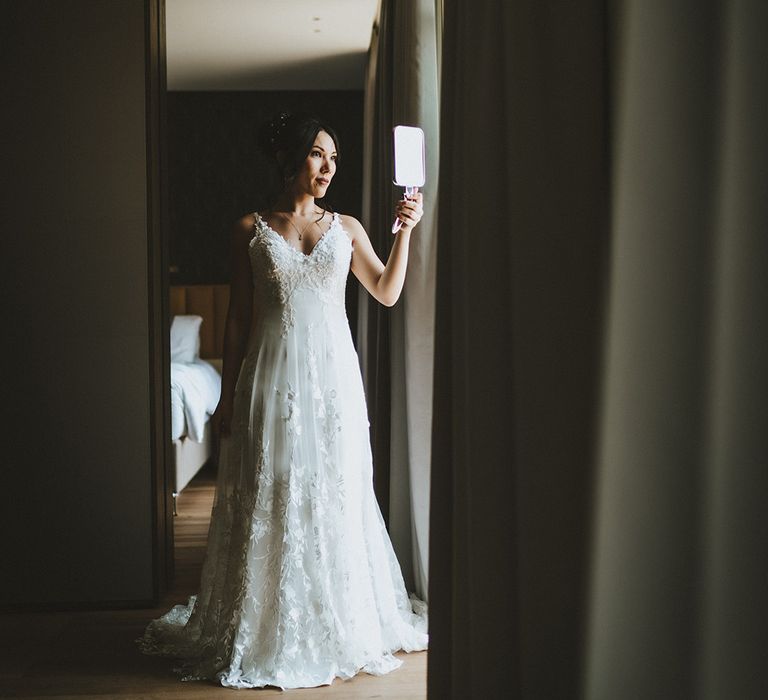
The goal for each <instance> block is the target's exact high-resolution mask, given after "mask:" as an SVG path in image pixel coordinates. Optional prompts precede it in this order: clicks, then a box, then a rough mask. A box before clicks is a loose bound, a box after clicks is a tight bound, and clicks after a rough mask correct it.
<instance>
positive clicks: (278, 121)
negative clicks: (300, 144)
mask: <svg viewBox="0 0 768 700" xmlns="http://www.w3.org/2000/svg"><path fill="white" fill-rule="evenodd" d="M290 118H291V115H290V113H289V112H281V113H280V114H279V115H278V116H277V117H275V118H274V119H273V120H272V123H271V124H270V131H271V132H272V134H271V136H270V137H269V142H270V144H271V145H272V149H273V151H274V152H276V151H277V150H278V148H277V145H278V143H279V142H280V136H281V135H282V132H283V129H285V125H286V124H287V123H288V120H289V119H290Z"/></svg>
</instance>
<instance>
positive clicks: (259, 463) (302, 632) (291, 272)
mask: <svg viewBox="0 0 768 700" xmlns="http://www.w3.org/2000/svg"><path fill="white" fill-rule="evenodd" d="M249 255H250V260H251V269H252V272H253V283H254V297H258V299H257V306H256V308H257V312H256V313H255V315H254V327H253V329H252V332H251V335H250V337H249V340H248V346H247V350H246V354H245V358H244V360H243V364H242V368H241V371H240V374H239V376H238V379H237V384H236V387H235V398H234V404H233V416H232V426H231V431H230V434H229V436H224V437H223V438H222V439H221V442H220V453H219V466H218V470H219V471H218V476H217V483H216V494H215V500H214V504H213V510H212V512H211V524H210V529H209V531H208V545H207V551H206V555H205V560H204V563H203V569H202V575H201V580H200V586H199V590H198V592H197V594H196V595H193V596H191V597H190V598H189V601H188V603H187V604H186V605H184V604H182V605H176V606H174V607H173V608H172V609H171V610H170V611H168V612H167V613H166V614H165V615H163V616H162V617H160V618H158V619H156V620H152V621H151V622H150V623H149V625H148V626H147V628H146V630H145V632H144V634H143V636H142V637H140V638H139V639H137V640H136V641H137V642H138V644H139V646H140V648H141V649H142V651H144V652H145V653H148V654H158V655H162V656H168V657H174V658H176V659H179V660H180V663H179V664H177V665H176V666H175V667H174V671H176V672H177V673H179V674H180V675H181V677H182V680H201V679H211V680H215V681H218V682H219V683H221V685H224V686H230V687H235V688H256V687H262V686H266V685H271V686H277V687H280V688H282V689H286V688H300V687H315V686H320V685H329V684H331V683H332V682H333V680H334V678H336V677H341V678H351V677H352V676H354V675H355V674H356V673H358V672H360V671H365V672H367V673H371V674H375V675H381V674H385V673H388V672H389V671H392V670H394V669H396V668H397V667H399V666H400V665H401V664H402V661H401V660H400V659H398V658H397V657H395V656H394V655H393V652H395V651H398V650H401V649H402V650H404V651H418V650H422V649H426V648H427V640H428V636H427V606H426V604H425V603H424V602H423V601H421V600H419V599H418V598H416V597H415V596H413V595H410V596H409V595H408V593H407V592H406V588H405V585H404V581H403V577H402V573H401V570H400V565H399V563H398V560H397V559H396V557H395V553H394V550H393V548H392V544H391V541H390V538H389V534H388V533H387V530H386V528H385V525H384V520H383V518H382V515H381V511H380V510H379V506H378V503H377V501H376V498H375V495H374V491H373V471H372V455H371V447H370V442H369V432H368V429H369V423H368V417H367V416H368V414H367V409H366V402H365V396H364V393H363V383H362V377H361V374H360V367H359V364H358V358H357V354H356V352H355V348H354V345H353V343H352V335H351V332H350V328H349V322H348V319H347V315H346V307H345V303H344V292H345V286H346V281H347V275H348V272H349V266H350V260H351V255H352V244H351V241H350V239H349V236H348V235H347V233H346V232H345V231H344V229H343V227H342V225H341V220H340V218H339V216H338V214H334V215H333V217H332V222H331V225H330V227H329V228H328V229H327V231H326V232H325V233H324V234H323V236H322V237H321V238H320V240H319V241H318V242H317V244H316V246H315V247H314V249H313V250H312V252H311V253H310V254H309V255H306V254H304V253H302V252H301V251H299V250H297V249H296V248H294V247H293V246H292V245H291V244H290V243H288V241H287V240H286V239H285V238H283V237H282V236H281V235H280V234H279V233H277V231H275V230H274V229H272V228H271V227H269V226H268V225H267V224H266V222H265V221H264V220H263V219H261V217H260V216H259V215H258V213H255V214H254V235H253V238H252V239H251V241H250V244H249Z"/></svg>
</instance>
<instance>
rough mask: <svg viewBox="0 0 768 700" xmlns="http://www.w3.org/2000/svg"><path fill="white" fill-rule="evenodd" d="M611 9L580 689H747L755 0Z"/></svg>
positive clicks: (766, 85) (765, 378) (755, 485)
mask: <svg viewBox="0 0 768 700" xmlns="http://www.w3.org/2000/svg"><path fill="white" fill-rule="evenodd" d="M616 20H617V21H616V23H615V30H616V50H617V53H618V54H619V57H620V61H618V62H617V64H618V66H619V67H618V69H617V71H616V74H615V77H614V85H613V95H614V98H613V100H612V112H613V114H614V115H615V126H614V136H613V139H612V144H611V150H612V160H613V162H614V164H615V165H614V168H613V176H612V180H611V192H612V200H613V202H614V217H613V225H612V240H613V246H612V247H613V255H612V258H611V270H612V273H611V286H610V289H609V297H610V303H611V310H610V314H609V317H608V320H607V326H606V328H607V337H606V362H605V368H604V373H603V377H604V389H603V393H602V399H603V401H602V405H603V412H602V420H601V436H600V460H599V470H598V486H599V500H598V504H597V509H596V512H595V517H596V519H595V543H596V547H595V558H594V567H593V584H592V589H591V602H590V608H591V611H592V613H591V625H590V629H591V635H590V639H589V677H588V685H587V689H588V691H587V695H588V697H590V698H601V699H602V698H606V699H607V698H615V697H618V696H621V697H622V698H628V699H630V700H631V699H633V698H637V699H638V700H639V699H640V698H643V699H645V698H707V699H709V698H712V699H713V700H714V699H715V698H717V699H720V698H722V699H724V700H725V699H731V698H734V699H735V698H738V699H739V700H743V699H748V698H765V697H766V695H767V694H768V667H767V665H766V661H768V631H767V630H768V615H767V614H766V613H767V612H768V603H767V602H766V600H767V597H768V555H766V550H767V548H768V509H766V505H765V501H766V498H767V497H768V438H767V437H766V435H767V434H768V432H767V431H766V425H768V410H766V409H768V399H766V396H767V395H768V363H767V362H766V359H767V355H768V353H767V352H766V350H767V348H768V273H766V269H767V268H768V136H766V128H767V125H768V81H766V79H765V68H766V67H767V66H768V49H767V48H766V46H768V45H767V44H766V41H765V37H766V34H767V32H768V4H766V3H765V2H760V1H754V2H749V1H747V0H740V1H739V2H693V1H689V2H681V1H680V0H678V1H677V2H673V3H666V2H660V1H659V2H631V3H626V5H625V6H624V8H623V12H622V13H621V14H620V15H619V16H617V18H616ZM649 669H652V672H650V673H649Z"/></svg>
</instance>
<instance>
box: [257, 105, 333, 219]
mask: <svg viewBox="0 0 768 700" xmlns="http://www.w3.org/2000/svg"><path fill="white" fill-rule="evenodd" d="M321 131H325V132H326V133H327V134H328V135H329V136H330V137H331V138H332V139H333V143H334V145H335V146H336V152H337V156H336V158H337V162H338V160H339V158H340V156H341V153H340V152H341V148H340V145H339V137H338V136H337V134H336V132H335V131H334V130H333V128H331V127H330V126H328V124H326V123H325V122H324V121H323V120H321V119H319V118H318V117H316V116H313V115H311V114H306V113H295V114H292V113H290V112H280V113H279V114H277V115H276V116H274V117H273V118H272V119H269V120H268V121H266V122H264V123H263V124H262V125H261V126H260V127H259V132H258V142H259V147H260V149H261V151H262V153H264V155H265V156H267V158H268V159H269V160H270V161H271V163H272V166H273V168H274V170H275V171H276V174H277V175H278V176H279V177H278V181H279V184H276V186H275V187H274V188H273V189H274V190H276V191H273V192H272V196H271V198H270V205H269V207H270V208H271V206H272V205H273V204H274V202H275V200H276V199H277V197H278V196H279V194H280V191H281V190H282V188H284V187H285V184H286V182H287V181H288V180H289V179H290V178H292V177H294V176H295V175H296V173H297V172H298V171H299V168H300V167H301V165H302V164H303V163H304V161H305V160H306V158H307V156H308V155H309V153H310V151H311V150H312V146H313V145H314V143H315V138H317V135H318V134H319V133H320V132H321ZM278 154H279V155H278ZM317 201H318V202H319V203H321V205H322V207H323V209H326V210H329V211H333V209H332V208H331V207H330V206H328V204H327V202H326V197H322V198H321V200H317Z"/></svg>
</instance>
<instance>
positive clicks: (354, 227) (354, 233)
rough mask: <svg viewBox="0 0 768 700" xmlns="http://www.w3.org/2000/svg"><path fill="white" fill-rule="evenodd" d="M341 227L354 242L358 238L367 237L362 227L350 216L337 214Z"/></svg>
mask: <svg viewBox="0 0 768 700" xmlns="http://www.w3.org/2000/svg"><path fill="white" fill-rule="evenodd" d="M339 220H340V221H341V227H342V228H343V229H344V230H345V231H346V232H347V235H348V236H349V237H350V238H351V239H352V240H353V241H354V240H355V239H356V238H358V237H359V236H367V235H368V234H367V233H366V232H365V228H364V227H363V225H362V224H361V223H360V222H359V221H358V220H357V219H356V218H355V217H354V216H352V214H341V213H340V214H339Z"/></svg>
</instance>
